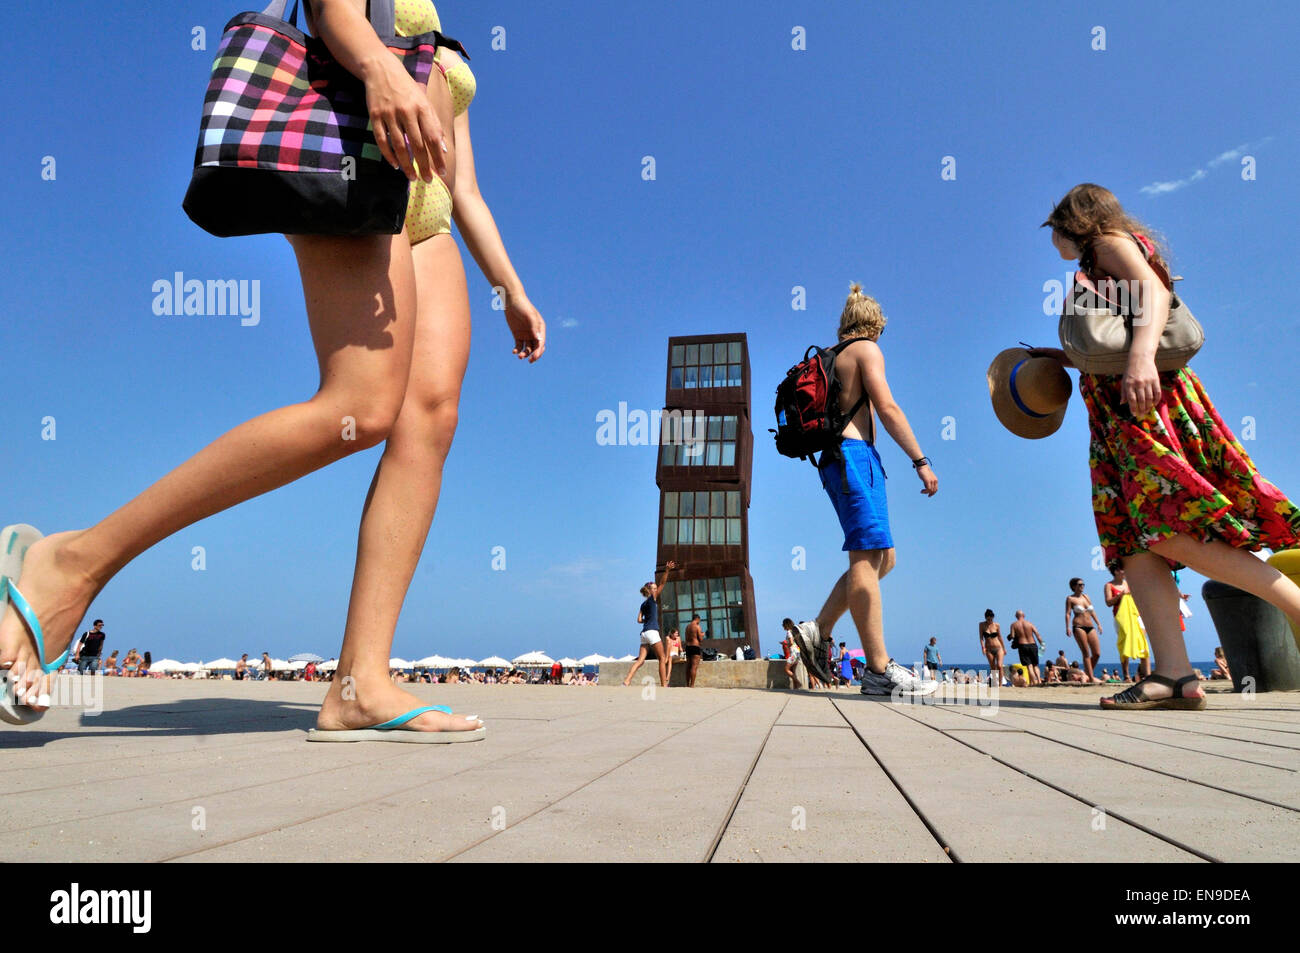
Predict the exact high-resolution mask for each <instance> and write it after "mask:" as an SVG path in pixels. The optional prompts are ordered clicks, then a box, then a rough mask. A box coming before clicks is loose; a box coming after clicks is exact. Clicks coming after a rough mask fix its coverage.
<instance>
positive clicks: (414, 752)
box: [154, 719, 630, 864]
mask: <svg viewBox="0 0 1300 953" xmlns="http://www.w3.org/2000/svg"><path fill="white" fill-rule="evenodd" d="M628 720H630V719H625V720H620V721H614V722H609V723H606V724H603V725H598V726H596V727H595V728H591V729H590V730H588V731H580V732H577V733H575V734H572V735H566V736H565V737H563V738H557V739H556V741H554V742H547V743H546V744H545V745H542V746H541V748H538V749H524V752H527V751H530V750H541V749H544V748H546V747H549V746H550V745H551V744H557V743H559V742H561V741H566V740H569V739H572V738H580V737H582V736H583V735H588V734H592V733H593V732H597V731H602V730H604V729H606V728H609V727H611V725H618V724H623V723H624V721H628ZM381 743H382V742H381ZM420 750H421V749H420V748H418V747H417V748H413V749H412V750H411V751H410V752H409V753H408V752H405V751H403V752H401V753H399V754H395V755H392V756H390V757H388V758H381V759H379V760H380V761H390V760H393V759H395V758H400V757H403V756H406V757H408V758H414V757H416V756H417V755H418V753H419V751H420ZM520 753H521V752H518V751H516V752H514V753H512V754H507V755H502V756H501V757H499V758H494V759H492V760H490V761H483V762H481V763H479V764H473V765H468V766H466V767H464V768H461V769H460V770H459V771H453V772H452V773H451V774H444V775H441V776H439V777H437V778H425V779H424V780H423V781H420V782H419V783H418V784H413V785H411V786H409V787H404V788H398V789H397V790H395V791H386V792H384V793H383V794H381V795H378V796H376V797H372V798H367V799H366V800H364V801H358V802H357V803H355V804H349V805H347V806H345V807H341V808H337V809H335V810H332V811H324V812H322V813H320V814H314V815H312V816H311V817H304V818H302V819H300V820H296V821H293V822H291V823H287V824H278V825H276V826H275V827H268V828H266V829H264V830H260V831H254V832H253V833H251V834H245V835H244V836H242V837H232V838H231V839H230V840H227V841H222V842H221V843H219V844H210V845H208V846H205V847H198V848H195V849H193V850H187V851H183V852H181V853H179V854H173V855H171V856H168V857H162V858H160V859H158V860H157V861H154V863H163V864H165V863H169V862H171V861H173V860H178V859H180V858H181V857H190V856H192V855H194V854H201V853H204V852H205V851H209V850H217V849H219V848H222V847H229V846H230V845H231V844H238V843H240V842H241V841H246V840H251V839H252V838H255V837H264V836H266V835H267V834H274V833H276V832H278V831H283V830H289V829H290V828H293V827H298V826H300V825H302V824H310V823H311V822H312V821H318V820H320V819H321V818H325V817H332V816H334V815H335V814H342V813H343V812H345V811H351V810H355V809H356V808H358V807H363V806H365V805H367V804H374V803H376V802H379V801H383V800H385V799H386V798H390V797H393V796H395V795H399V794H408V793H410V792H411V791H415V790H418V789H419V788H421V787H423V786H424V785H426V784H430V783H439V782H442V781H446V780H449V779H450V778H455V777H459V776H460V775H462V774H464V773H466V772H467V771H474V770H477V769H479V768H485V767H489V766H491V765H495V764H500V763H501V762H503V761H508V760H509V759H510V758H513V757H515V756H517V755H518V754H520ZM358 763H359V764H362V765H368V764H373V763H377V762H368V761H367V762H358ZM347 767H353V765H347ZM331 770H333V769H331ZM317 773H320V772H317ZM310 776H311V775H307V777H310ZM291 780H293V779H291ZM272 783H274V782H272ZM223 793H226V792H223ZM181 800H182V801H188V800H191V798H182V799H181ZM168 803H179V802H178V801H171V802H168Z"/></svg>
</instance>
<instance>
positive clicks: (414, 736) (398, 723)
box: [307, 705, 487, 745]
mask: <svg viewBox="0 0 1300 953" xmlns="http://www.w3.org/2000/svg"><path fill="white" fill-rule="evenodd" d="M429 711H440V712H442V713H443V714H446V715H450V714H451V709H450V708H448V707H447V706H446V705H424V706H422V707H420V708H412V709H411V710H410V711H408V712H406V714H404V715H398V716H397V717H396V718H391V719H389V720H388V721H386V722H384V723H383V724H379V725H374V726H372V727H370V728H354V729H349V730H340V731H321V730H320V729H319V728H311V729H309V730H308V731H307V740H308V741H400V742H405V743H407V744H423V745H450V744H460V743H461V742H465V741H482V740H483V739H484V738H486V737H487V729H486V728H477V729H475V730H474V731H419V730H418V729H415V728H405V727H403V726H404V725H406V724H407V723H408V722H410V721H412V720H414V719H416V718H418V717H420V716H421V715H423V714H424V713H425V712H429Z"/></svg>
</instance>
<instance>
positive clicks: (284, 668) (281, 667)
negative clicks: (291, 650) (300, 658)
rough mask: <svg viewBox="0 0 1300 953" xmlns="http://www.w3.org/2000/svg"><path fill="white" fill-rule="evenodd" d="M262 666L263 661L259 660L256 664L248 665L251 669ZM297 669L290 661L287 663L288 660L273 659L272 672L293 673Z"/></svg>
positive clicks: (250, 663)
mask: <svg viewBox="0 0 1300 953" xmlns="http://www.w3.org/2000/svg"><path fill="white" fill-rule="evenodd" d="M261 664H262V661H261V659H258V660H257V661H256V662H249V663H248V667H249V668H259V667H261ZM304 664H306V663H304ZM295 668H296V666H294V665H293V664H292V663H290V662H288V661H286V660H284V659H282V658H273V659H271V671H273V672H292V671H293V670H294V669H295Z"/></svg>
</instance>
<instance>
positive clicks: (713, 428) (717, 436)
mask: <svg viewBox="0 0 1300 953" xmlns="http://www.w3.org/2000/svg"><path fill="white" fill-rule="evenodd" d="M706 436H707V437H708V438H709V439H710V440H721V439H722V418H721V417H710V418H709V423H708V433H707V434H706Z"/></svg>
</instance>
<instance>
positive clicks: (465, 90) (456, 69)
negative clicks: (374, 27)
mask: <svg viewBox="0 0 1300 953" xmlns="http://www.w3.org/2000/svg"><path fill="white" fill-rule="evenodd" d="M394 11H395V13H396V18H395V20H394V25H395V26H396V28H397V35H398V36H418V35H419V34H421V33H430V32H432V31H434V30H437V31H439V32H441V31H442V21H441V20H439V19H438V8H437V7H435V6H434V5H433V0H395V2H394ZM445 52H446V48H445V47H441V46H440V47H438V54H437V57H436V58H435V59H434V63H436V64H437V66H438V69H440V70H441V71H442V74H443V76H445V77H446V78H447V88H448V89H449V90H451V101H452V106H453V107H454V109H455V111H456V115H457V116H459V115H460V114H461V113H463V112H464V111H465V110H466V109H468V108H469V104H470V102H471V101H472V100H473V99H474V92H475V90H476V89H477V88H478V84H477V83H476V82H475V80H474V74H473V72H471V71H470V68H469V64H468V63H466V62H465V61H464V60H462V59H460V58H459V57H456V62H454V63H453V64H452V65H451V66H450V67H446V66H444V65H443V63H442V60H443V54H444V53H445ZM453 55H454V54H453Z"/></svg>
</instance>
